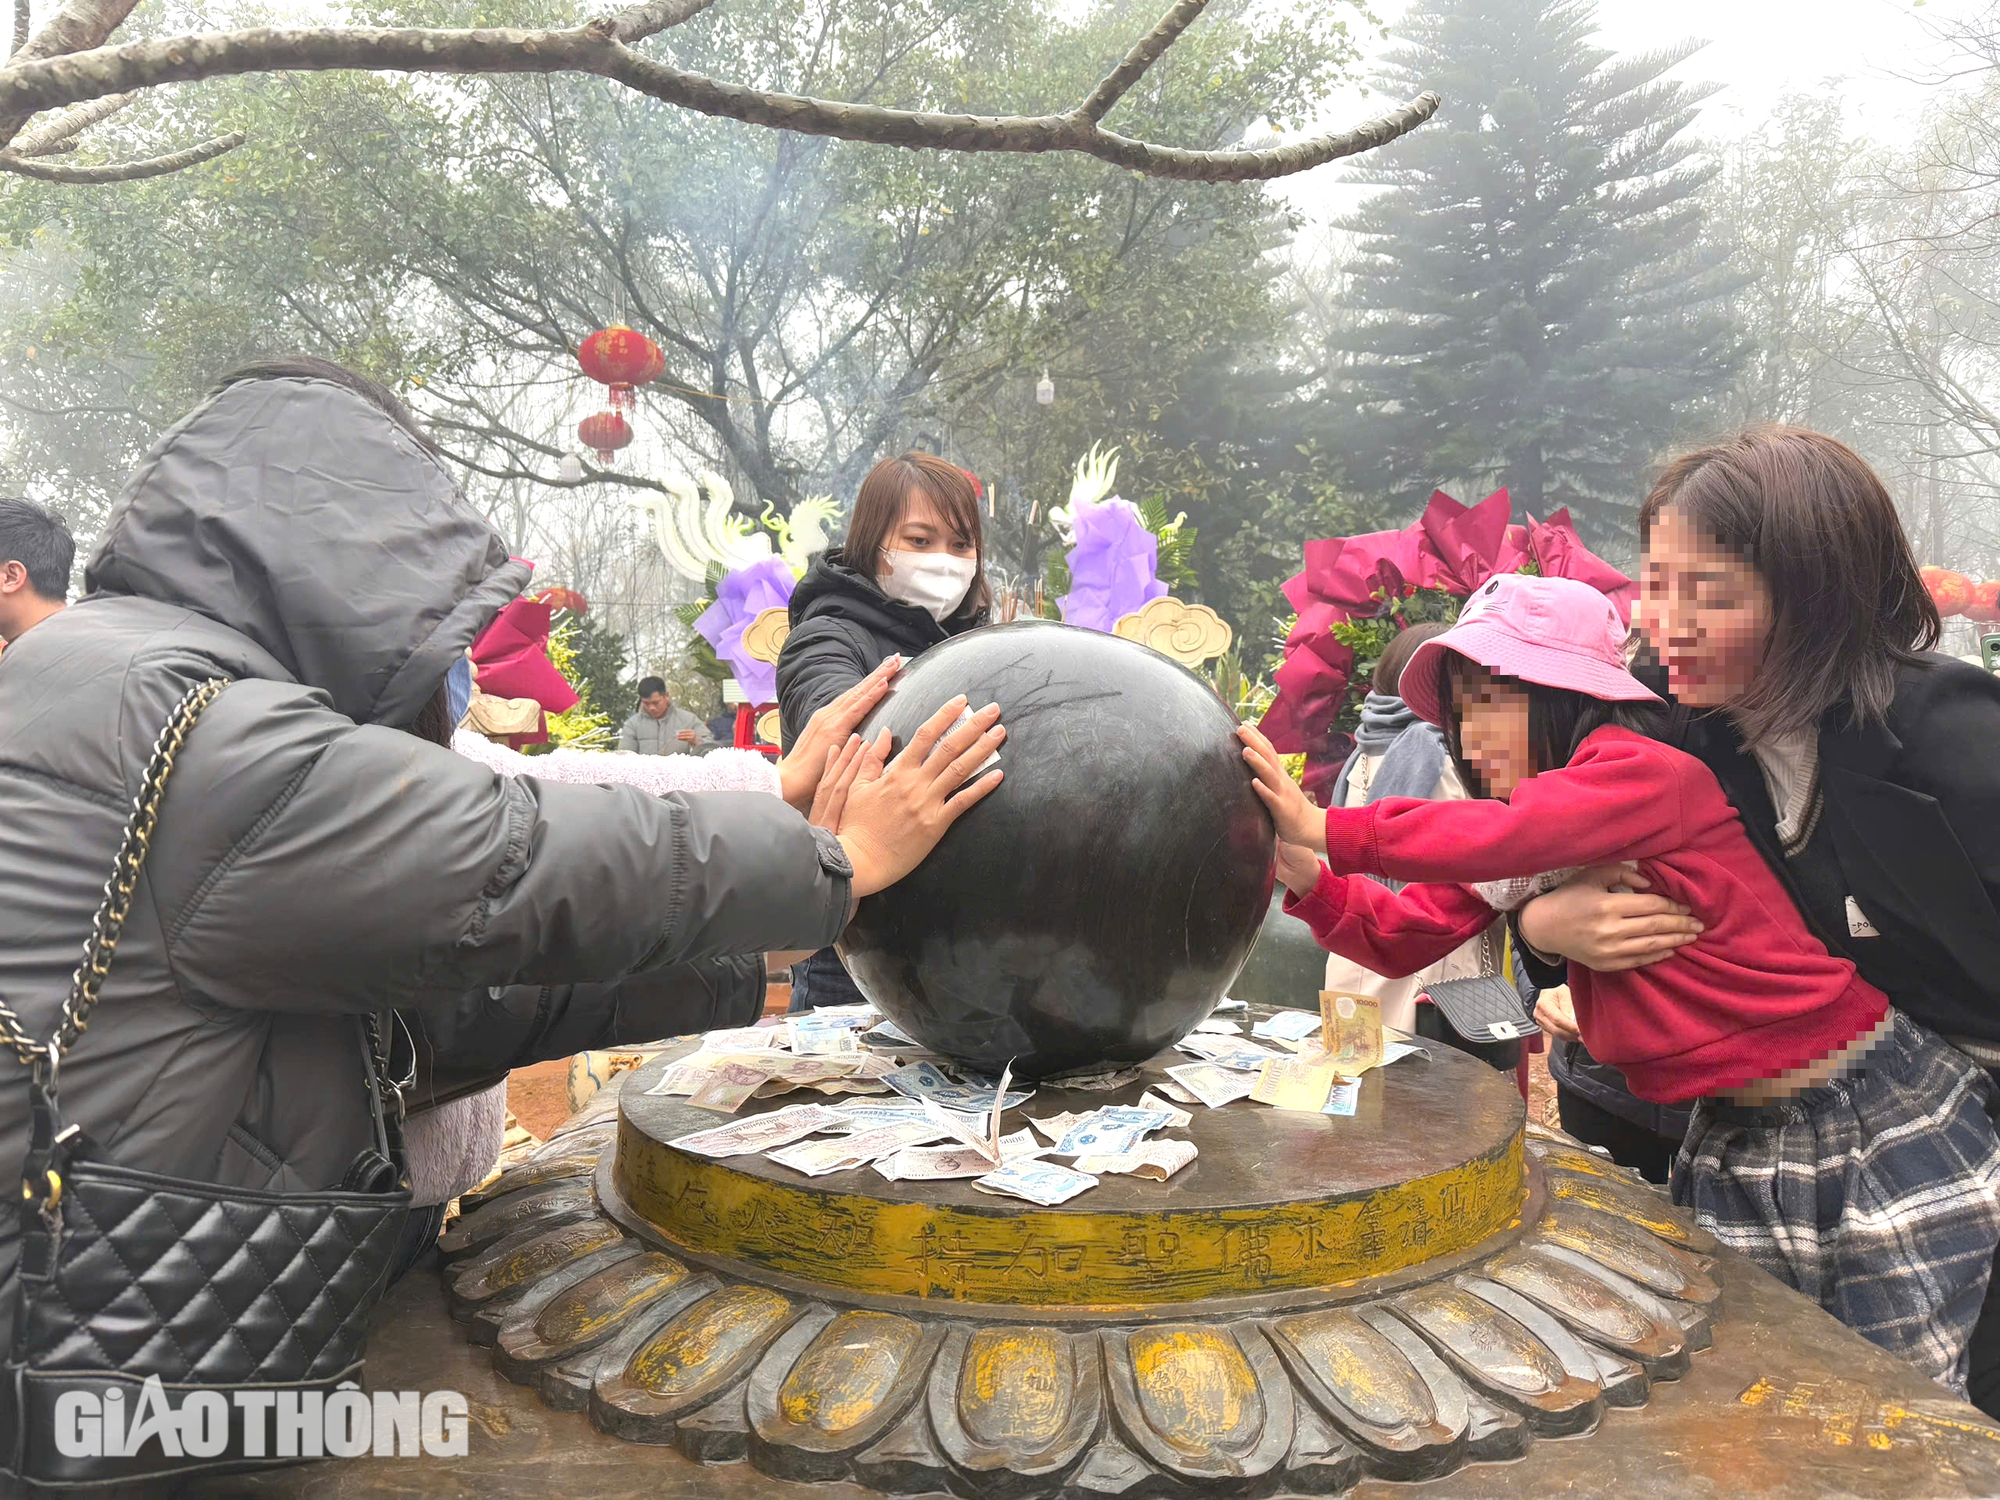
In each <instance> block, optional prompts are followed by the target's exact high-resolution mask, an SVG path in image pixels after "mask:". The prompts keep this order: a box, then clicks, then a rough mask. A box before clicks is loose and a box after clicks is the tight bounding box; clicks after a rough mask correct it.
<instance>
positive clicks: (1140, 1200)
mask: <svg viewBox="0 0 2000 1500" xmlns="http://www.w3.org/2000/svg"><path fill="white" fill-rule="evenodd" d="M673 1055H674V1054H673V1053H669V1054H667V1056H666V1057H663V1058H661V1059H659V1060H657V1061H656V1062H654V1063H653V1064H650V1065H648V1066H647V1067H646V1068H644V1069H642V1070H640V1071H639V1072H637V1073H635V1074H628V1075H625V1077H624V1078H623V1079H621V1080H619V1081H620V1082H621V1083H622V1084H623V1087H622V1089H621V1090H620V1091H619V1092H618V1094H617V1095H616V1096H615V1097H608V1098H603V1099H600V1100H599V1101H597V1102H595V1103H594V1104H593V1106H592V1107H591V1109H589V1110H587V1111H585V1112H584V1113H583V1114H582V1115H579V1116H577V1117H576V1118H575V1119H573V1120H571V1121H570V1122H568V1124H567V1125H566V1126H565V1127H564V1128H563V1130H562V1131H561V1132H560V1133H558V1134H557V1136H556V1137H554V1138H553V1139H552V1140H551V1141H550V1143H549V1145H548V1146H547V1147H546V1148H544V1150H543V1151H542V1153H541V1154H540V1155H539V1156H538V1157H537V1158H535V1159H534V1160H532V1161H530V1162H527V1163H524V1164H523V1165H521V1166H520V1167H517V1168H515V1169H514V1170H513V1171H511V1172H509V1173H507V1174H506V1175H505V1176H504V1177H502V1178H501V1179H500V1180H499V1181H497V1182H496V1183H494V1184H493V1185H492V1186H491V1187H490V1188H488V1189H486V1190H485V1191H484V1192H482V1193H479V1194H476V1195H473V1197H471V1198H469V1199H468V1200H467V1202H466V1204H465V1205H464V1207H465V1212H464V1214H463V1216H462V1217H461V1218H459V1219H458V1220H456V1221H455V1222H454V1223H453V1225H452V1226H451V1227H450V1229H449V1230H448V1231H447V1233H446V1235H445V1237H444V1240H443V1242H442V1243H443V1248H444V1250H445V1251H446V1253H447V1255H448V1256H449V1257H450V1261H449V1264H448V1266H447V1270H446V1273H445V1290H446V1295H447V1298H448V1300H449V1304H450V1307H451V1310H452V1313H453V1316H454V1317H455V1318H457V1319H459V1320H460V1321H461V1322H462V1323H463V1324H465V1325H466V1327H467V1330H468V1333H469V1336H470V1338H471V1339H472V1341H473V1342H474V1343H476V1344H484V1345H490V1346H491V1348H492V1358H493V1362H494V1366H495V1368H496V1369H497V1370H498V1371H500V1372H501V1373H502V1374H503V1375H505V1376H506V1377H507V1378H508V1379H510V1380H512V1381H515V1382H517V1383H518V1384H520V1385H523V1386H527V1387H531V1388H532V1389H533V1390H534V1391H536V1392H537V1393H538V1395H539V1396H540V1398H541V1399H542V1400H543V1401H544V1402H546V1403H547V1404H548V1405H550V1406H552V1407H555V1408H558V1409H561V1410H572V1411H584V1412H587V1414H588V1416H589V1419H590V1421H591V1422H592V1423H593V1424H594V1425H595V1426H596V1427H598V1428H599V1429H601V1430H602V1431H604V1432H607V1433H610V1434H612V1435H614V1436H617V1437H620V1438H625V1439H628V1440H630V1441H633V1442H639V1443H654V1444H671V1445H673V1446H674V1447H675V1448H677V1449H678V1450H679V1451H680V1452H681V1453H683V1454H685V1455H686V1456H687V1457H688V1458H691V1459H695V1460H699V1461H702V1462H709V1463H718V1462H723V1463H736V1462H747V1463H749V1464H751V1465H754V1466H755V1468H756V1469H757V1470H760V1471H762V1472H763V1473H765V1474H769V1475H771V1476H774V1477H777V1478H783V1479H791V1480H835V1479H846V1480H853V1481H857V1482H859V1483H862V1484H864V1485H867V1486H870V1487H873V1488H875V1489H877V1490H881V1491H885V1492H889V1493H896V1494H913V1493H924V1492H936V1491H949V1492H951V1493H954V1494H959V1495H965V1496H977V1497H984V1496H994V1497H1015V1496H1044V1495H1048V1496H1054V1495H1062V1496H1078V1497H1081V1496H1112V1495H1117V1496H1142V1495H1145V1496H1151V1495H1181V1494H1186V1495H1206V1494H1231V1495H1240V1494H1288V1495H1289V1494H1334V1493H1339V1492H1341V1491H1344V1490H1346V1489H1348V1488H1349V1487H1351V1486H1352V1485H1354V1484H1355V1483H1357V1482H1358V1481H1359V1480H1361V1479H1362V1478H1364V1477H1367V1476H1374V1477H1377V1478H1380V1479H1387V1480H1406V1481H1413V1480H1422V1479H1429V1478H1434V1477H1436V1476H1439V1475H1442V1474H1447V1473H1450V1472H1452V1471H1453V1470H1455V1469H1457V1468H1459V1467H1460V1466H1461V1465H1463V1464H1466V1463H1470V1462H1475V1461H1483V1460H1495V1459H1505V1458H1511V1457H1516V1456H1519V1455H1521V1454H1523V1453H1525V1452H1526V1451H1527V1450H1528V1448H1529V1446H1530V1445H1531V1444H1533V1443H1534V1442H1536V1441H1537V1440H1538V1439H1542V1438H1555V1437H1572V1436H1579V1435H1584V1434H1589V1433H1591V1432H1592V1431H1593V1430H1594V1429H1595V1428H1597V1426H1598V1425H1599V1423H1600V1422H1601V1421H1602V1420H1603V1418H1604V1414H1605V1412H1606V1410H1607V1409H1608V1408H1611V1407H1632V1406H1640V1405H1643V1404H1645V1403H1646V1401H1647V1399H1648V1396H1649V1393H1650V1392H1651V1391H1652V1388H1653V1385H1654V1383H1655V1382H1656V1381H1671V1380H1675V1379H1677V1378H1679V1377H1680V1376H1681V1375H1683V1374H1684V1373H1686V1372H1687V1370H1688V1369H1689V1361H1690V1360H1691V1359H1698V1358H1700V1357H1701V1351H1702V1350H1704V1349H1706V1348H1707V1347H1708V1346H1709V1339H1710V1328H1711V1326H1712V1324H1713V1323H1714V1322H1715V1320H1716V1319H1717V1318H1718V1317H1719V1316H1720V1313H1721V1309H1720V1300H1719V1298H1720V1294H1719V1291H1718V1286H1717V1282H1716V1280H1715V1279H1714V1277H1712V1276H1711V1274H1710V1261H1709V1259H1708V1257H1707V1254H1706V1252H1708V1251H1710V1250H1712V1249H1713V1248H1714V1246H1713V1243H1712V1241H1710V1240H1709V1239H1708V1237H1707V1236H1706V1235H1704V1234H1703V1233H1702V1232H1701V1231H1700V1230H1698V1229H1697V1228H1695V1227H1694V1226H1693V1225H1692V1224H1691V1223H1690V1222H1689V1221H1688V1220H1687V1218H1686V1217H1685V1216H1684V1215H1682V1214H1681V1213H1680V1212H1679V1211H1678V1210H1676V1209H1674V1208H1673V1207H1671V1206H1670V1205H1669V1204H1668V1202H1667V1200H1666V1199H1665V1198H1664V1197H1663V1196H1662V1195H1661V1194H1659V1193H1658V1192H1657V1191H1655V1190H1654V1189H1652V1188H1650V1187H1648V1186H1646V1185H1645V1184H1644V1183H1642V1182H1640V1181H1639V1180H1638V1179H1637V1178H1635V1177H1633V1176H1631V1175H1629V1174H1627V1173H1625V1172H1623V1171H1621V1170H1619V1169H1617V1168H1615V1167H1612V1166H1611V1165H1610V1164H1609V1163H1607V1162H1605V1161H1603V1160H1601V1159H1600V1158H1597V1157H1594V1156H1591V1155H1590V1154H1588V1153H1586V1152H1583V1151H1581V1150H1578V1149H1577V1148H1576V1147H1574V1146H1573V1145H1570V1144H1566V1143H1564V1142H1563V1141H1562V1140H1561V1139H1560V1138H1557V1137H1554V1136H1552V1135H1549V1134H1547V1133H1545V1132H1539V1131H1533V1130H1529V1131H1527V1132H1525V1134H1524V1129H1523V1120H1522V1110H1521V1105H1520V1099H1519V1096H1518V1094H1516V1093H1515V1092H1514V1090H1513V1089H1512V1087H1511V1085H1510V1084H1509V1083H1508V1081H1507V1080H1506V1079H1504V1078H1502V1077H1501V1076H1500V1075H1498V1074H1496V1073H1494V1072H1492V1071H1491V1070H1490V1069H1487V1068H1485V1067H1484V1066H1483V1065H1481V1064H1479V1063H1477V1062H1474V1061H1473V1060H1471V1059H1469V1058H1466V1057H1463V1056H1461V1055H1459V1054H1457V1053H1453V1052H1449V1051H1447V1050H1445V1049H1441V1048H1440V1049H1435V1055H1434V1056H1433V1058H1432V1060H1430V1061H1429V1062H1425V1061H1423V1060H1420V1059H1414V1060H1410V1061H1407V1062H1404V1063H1399V1064H1397V1065H1396V1067H1395V1068H1393V1069H1389V1070H1385V1071H1381V1072H1376V1073H1371V1074H1370V1075H1369V1076H1368V1080H1367V1081H1366V1083H1365V1084H1364V1093H1363V1101H1362V1107H1361V1108H1360V1109H1359V1110H1358V1111H1357V1114H1356V1116H1355V1117H1354V1118H1352V1119H1341V1118H1326V1117H1320V1116H1298V1115H1285V1114H1281V1113H1279V1112H1277V1111H1271V1110H1266V1109H1263V1108H1262V1107H1261V1106H1253V1105H1248V1104H1239V1105H1232V1106H1228V1107H1226V1108H1225V1109H1223V1110H1218V1111H1212V1112H1205V1111H1203V1110H1201V1109H1200V1107H1199V1106H1197V1107H1195V1109H1194V1110H1193V1113H1194V1115H1195V1120H1194V1123H1193V1125H1192V1126H1191V1127H1190V1128H1189V1129H1188V1131H1186V1132H1185V1134H1187V1135H1188V1136H1189V1138H1191V1139H1192V1140H1194V1141H1195V1143H1196V1144H1197V1145H1198V1146H1199V1147H1200V1148H1201V1151H1202V1155H1201V1157H1200V1159H1199V1160H1198V1162H1197V1163H1196V1165H1195V1166H1193V1167H1190V1168H1188V1169H1186V1171H1184V1172H1183V1173H1182V1174H1181V1175H1180V1176H1179V1177H1176V1178H1175V1179H1174V1181H1173V1182H1172V1183H1169V1184H1165V1185H1162V1184H1158V1183H1151V1182H1137V1181H1133V1180H1130V1179H1113V1178H1106V1179H1104V1182H1103V1184H1102V1185H1101V1186H1100V1187H1099V1188H1098V1189H1096V1190H1093V1191H1092V1192H1090V1193H1086V1194H1084V1195H1082V1196H1081V1197H1080V1198H1077V1199H1074V1200H1072V1201H1071V1203H1069V1204H1066V1205H1064V1206H1063V1207H1061V1208H1059V1209H1052V1210H1050V1209H1040V1208H1037V1207H1035V1206H1034V1205H1031V1204H1025V1203H1017V1202H1015V1201H1013V1200H1008V1199H998V1198H990V1197H988V1196H986V1195H984V1194H978V1193H975V1192H973V1191H972V1190H971V1189H970V1187H969V1185H968V1184H966V1183H962V1182H947V1183H898V1184H891V1183H887V1182H885V1181H883V1180H882V1179H881V1178H880V1177H879V1176H877V1175H876V1174H874V1173H873V1172H869V1171H862V1172H851V1173H840V1174H834V1175H833V1176H832V1177H829V1178H822V1179H815V1180H811V1181H808V1180H806V1179H803V1178H801V1177H799V1176H798V1175H797V1174H794V1173H790V1172H787V1171H786V1170H785V1169H783V1168H779V1167H775V1166H773V1165H772V1164H771V1163H769V1162H766V1161H763V1160H761V1159H757V1158H751V1159H741V1158H738V1159H731V1160H727V1161H721V1162H709V1161H704V1160H701V1159H698V1158H692V1157H688V1156H686V1155H684V1154H682V1153H680V1152H677V1151H674V1150H673V1149H672V1147H671V1146H669V1145H667V1144H666V1142H668V1141H670V1140H671V1139H672V1138H673V1137H675V1136H677V1135H680V1134H684V1133H686V1132H688V1131H691V1130H693V1129H696V1128H699V1127H701V1126H703V1125H707V1124H712V1123H714V1116H712V1115H707V1114H703V1113H701V1112H699V1111H693V1110H690V1109H688V1108H687V1106H686V1104H685V1102H684V1101H682V1100H679V1099H654V1098H651V1097H648V1096H647V1095H646V1094H645V1092H644V1091H645V1089H646V1088H647V1087H649V1086H650V1085H651V1084H652V1083H653V1082H654V1081H655V1080H656V1078H657V1077H658V1075H659V1073H660V1072H661V1071H662V1070H663V1069H664V1066H665V1064H666V1063H667V1061H669V1060H670V1059H671V1057H672V1056H673ZM1172 1061H1174V1059H1173V1058H1171V1057H1168V1058H1163V1059H1160V1060H1158V1061H1157V1062H1156V1063H1154V1064H1153V1065H1152V1067H1151V1069H1149V1073H1150V1072H1152V1071H1156V1070H1157V1069H1159V1068H1161V1067H1163V1066H1165V1065H1166V1064H1168V1063H1170V1062H1172ZM1156 1081H1157V1080H1156V1079H1154V1078H1152V1077H1150V1076H1149V1077H1148V1078H1147V1079H1146V1080H1144V1081H1142V1082H1141V1083H1140V1084H1136V1085H1133V1086H1132V1087H1131V1088H1130V1089H1129V1090H1128V1091H1126V1092H1121V1093H1117V1094H1089V1095H1083V1094H1079V1095H1076V1096H1074V1097H1073V1098H1072V1097H1071V1096H1070V1095H1068V1094H1066V1093H1059V1092H1058V1091H1055V1090H1052V1089H1049V1088H1047V1087H1045V1088H1044V1089H1043V1091H1042V1093H1041V1095H1040V1096H1038V1097H1037V1098H1036V1100H1034V1101H1033V1102H1032V1103H1031V1104H1030V1105H1029V1109H1030V1111H1031V1112H1033V1113H1036V1114H1045V1113H1053V1112H1055V1111H1057V1110H1061V1109H1065V1108H1076V1109H1081V1108H1088V1107H1091V1106H1093V1105H1095V1104H1099V1103H1104V1102H1107V1101H1114V1102H1127V1094H1128V1093H1129V1094H1130V1096H1131V1097H1132V1098H1133V1099H1136V1097H1137V1095H1138V1093H1139V1092H1140V1090H1141V1089H1142V1088H1144V1087H1145V1086H1147V1084H1149V1083H1153V1082H1156ZM780 1102H784V1101H780ZM760 1107H761V1106H760ZM1334 1273H1337V1274H1334Z"/></svg>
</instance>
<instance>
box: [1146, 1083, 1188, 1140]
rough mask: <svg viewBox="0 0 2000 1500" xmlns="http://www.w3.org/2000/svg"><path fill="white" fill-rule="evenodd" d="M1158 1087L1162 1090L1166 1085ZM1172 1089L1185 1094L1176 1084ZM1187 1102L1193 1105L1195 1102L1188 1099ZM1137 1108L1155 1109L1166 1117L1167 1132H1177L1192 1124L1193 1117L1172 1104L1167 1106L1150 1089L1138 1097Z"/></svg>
mask: <svg viewBox="0 0 2000 1500" xmlns="http://www.w3.org/2000/svg"><path fill="white" fill-rule="evenodd" d="M1160 1086H1161V1087H1162V1088H1165V1087H1166V1086H1167V1085H1165V1084H1162V1085H1160ZM1174 1087H1175V1088H1176V1089H1179V1090H1180V1092H1182V1093H1185V1092H1186V1090H1185V1089H1180V1086H1179V1085H1178V1084H1176V1085H1174ZM1187 1102H1188V1103H1190V1104H1193V1103H1195V1102H1197V1101H1196V1100H1195V1099H1194V1098H1192V1097H1190V1098H1189V1099H1188V1101H1187ZM1139 1108H1141V1109H1157V1110H1158V1111H1159V1112H1160V1113H1161V1114H1163V1115H1166V1116H1167V1117H1168V1119H1167V1129H1169V1130H1179V1129H1181V1128H1182V1127H1183V1126H1187V1125H1192V1124H1193V1123H1194V1116H1193V1115H1191V1114H1189V1113H1188V1112H1187V1111H1186V1110H1184V1109H1180V1108H1177V1107H1176V1106H1174V1105H1172V1104H1169V1103H1168V1102H1167V1101H1166V1100H1165V1099H1162V1098H1161V1097H1160V1096H1159V1095H1158V1094H1156V1093H1154V1092H1153V1091H1152V1090H1151V1089H1148V1090H1146V1092H1145V1093H1143V1094H1141V1095H1140V1096H1139Z"/></svg>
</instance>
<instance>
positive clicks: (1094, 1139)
mask: <svg viewBox="0 0 2000 1500" xmlns="http://www.w3.org/2000/svg"><path fill="white" fill-rule="evenodd" d="M1172 1119H1173V1116H1172V1115H1170V1114H1168V1113H1167V1112H1166V1111H1165V1110H1153V1109H1134V1108H1133V1107H1132V1106H1131V1105H1110V1106H1107V1107H1106V1108H1104V1109H1097V1110H1092V1111H1091V1112H1090V1114H1089V1116H1088V1117H1087V1118H1085V1119H1083V1120H1081V1121H1079V1122H1078V1123H1077V1124H1076V1125H1074V1126H1072V1127H1071V1128H1070V1129H1069V1130H1068V1131H1066V1132H1064V1134H1063V1138H1062V1139H1061V1140H1059V1141H1057V1142H1056V1144H1055V1147H1054V1151H1053V1154H1054V1155H1056V1156H1119V1155H1122V1154H1124V1153H1125V1152H1127V1151H1130V1150H1132V1149H1134V1148H1135V1147H1136V1146H1137V1145H1138V1144H1139V1142H1140V1140H1142V1139H1143V1138H1144V1137H1145V1136H1147V1135H1150V1134H1151V1133H1152V1132H1153V1131H1155V1130H1159V1129H1162V1128H1164V1127H1165V1126H1166V1125H1167V1124H1169V1123H1170V1122H1171V1121H1172Z"/></svg>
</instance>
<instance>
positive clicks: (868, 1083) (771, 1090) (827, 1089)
mask: <svg viewBox="0 0 2000 1500" xmlns="http://www.w3.org/2000/svg"><path fill="white" fill-rule="evenodd" d="M797 1088H808V1089H811V1090H812V1091H813V1092H814V1093H815V1094H824V1095H826V1096H827V1097H828V1098H829V1099H833V1098H838V1097H839V1096H841V1095H842V1094H886V1093H888V1092H889V1085H888V1084H886V1083H877V1082H876V1081H875V1080H874V1079H872V1078H828V1079H826V1080H824V1081H823V1082H820V1083H804V1084H800V1083H792V1082H790V1081H788V1080H786V1079H783V1078H778V1079H773V1080H772V1081H771V1082H770V1083H767V1084H765V1085H764V1086H763V1087H762V1088H761V1089H759V1090H757V1097H758V1098H759V1099H769V1098H771V1097H772V1096H773V1095H776V1094H789V1093H790V1092H791V1091H792V1090H793V1089H797Z"/></svg>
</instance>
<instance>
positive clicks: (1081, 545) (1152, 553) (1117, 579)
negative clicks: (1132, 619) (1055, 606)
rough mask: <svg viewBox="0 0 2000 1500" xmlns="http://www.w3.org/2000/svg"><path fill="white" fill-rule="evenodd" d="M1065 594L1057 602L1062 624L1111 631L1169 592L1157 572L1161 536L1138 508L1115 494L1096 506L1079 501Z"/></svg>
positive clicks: (1072, 520) (1073, 520)
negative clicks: (1152, 529)
mask: <svg viewBox="0 0 2000 1500" xmlns="http://www.w3.org/2000/svg"><path fill="white" fill-rule="evenodd" d="M1070 523H1071V525H1072V526H1073V527H1074V528H1075V531H1076V544H1075V545H1074V546H1073V547H1071V548H1070V549H1069V579H1070V589H1069V592H1068V593H1067V594H1065V595H1063V596H1062V598H1061V600H1059V601H1058V602H1059V603H1060V604H1061V605H1062V617H1063V622H1064V623H1065V624H1068V625H1081V626H1082V627H1083V628H1084V629H1085V630H1101V631H1103V632H1104V633H1105V634H1107V635H1109V634H1110V633H1111V627H1112V626H1114V625H1116V624H1117V623H1118V621H1119V620H1120V619H1121V618H1122V617H1123V616H1125V615H1129V614H1131V613H1132V611H1133V610H1135V609H1137V608H1139V607H1140V606H1141V605H1142V604H1145V603H1147V602H1148V601H1149V600H1153V599H1158V598H1160V597H1161V596H1163V595H1164V594H1165V593H1166V592H1167V586H1166V585H1165V584H1164V583H1162V582H1160V580H1159V579H1158V578H1157V577H1156V576H1155V572H1156V570H1157V569H1158V567H1159V562H1160V539H1159V538H1158V537H1156V536H1154V535H1153V533H1152V532H1150V531H1148V530H1147V529H1146V527H1145V525H1144V523H1142V522H1141V521H1140V520H1139V508H1138V507H1137V506H1135V505H1134V504H1132V502H1131V501H1129V500H1121V499H1119V498H1118V497H1117V496H1116V495H1113V496H1112V497H1111V498H1110V499H1109V500H1106V501H1104V502H1103V503H1102V504H1100V505H1086V504H1082V503H1079V504H1078V505H1077V506H1076V511H1075V514H1074V515H1073V516H1072V517H1071V518H1070Z"/></svg>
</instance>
